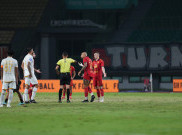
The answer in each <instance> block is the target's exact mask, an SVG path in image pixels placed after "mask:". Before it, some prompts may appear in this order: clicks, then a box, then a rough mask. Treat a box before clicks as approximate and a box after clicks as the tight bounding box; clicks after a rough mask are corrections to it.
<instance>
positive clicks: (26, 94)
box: [24, 89, 28, 101]
mask: <svg viewBox="0 0 182 135" xmlns="http://www.w3.org/2000/svg"><path fill="white" fill-rule="evenodd" d="M24 95H25V101H28V89H25V91H24Z"/></svg>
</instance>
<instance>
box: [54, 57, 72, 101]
mask: <svg viewBox="0 0 182 135" xmlns="http://www.w3.org/2000/svg"><path fill="white" fill-rule="evenodd" d="M74 62H75V60H73V59H71V58H65V59H61V60H59V61H58V62H57V65H58V66H59V67H60V85H70V82H71V75H70V67H71V63H74ZM62 90H63V89H60V91H59V101H60V102H61V96H62ZM69 95H70V90H69V89H68V90H67V101H68V100H69Z"/></svg>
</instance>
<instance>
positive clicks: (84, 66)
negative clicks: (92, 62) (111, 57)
mask: <svg viewBox="0 0 182 135" xmlns="http://www.w3.org/2000/svg"><path fill="white" fill-rule="evenodd" d="M86 67H87V62H85V63H84V65H83V67H82V69H81V70H80V72H82V71H83V70H85V69H86Z"/></svg>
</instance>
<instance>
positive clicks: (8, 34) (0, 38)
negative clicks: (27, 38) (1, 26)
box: [0, 31, 15, 44]
mask: <svg viewBox="0 0 182 135" xmlns="http://www.w3.org/2000/svg"><path fill="white" fill-rule="evenodd" d="M14 34H15V32H14V31H0V44H10V43H11V41H12V38H13V36H14Z"/></svg>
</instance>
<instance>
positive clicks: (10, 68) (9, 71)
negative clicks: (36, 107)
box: [1, 57, 18, 83]
mask: <svg viewBox="0 0 182 135" xmlns="http://www.w3.org/2000/svg"><path fill="white" fill-rule="evenodd" d="M1 67H2V68H3V82H7V83H8V82H15V81H16V77H15V67H18V62H17V60H15V59H13V58H12V57H7V58H5V59H3V60H2V61H1Z"/></svg>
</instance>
